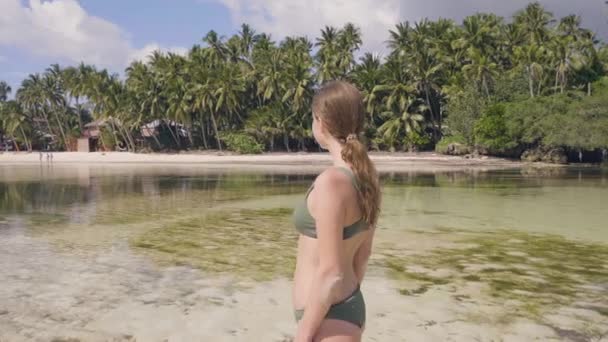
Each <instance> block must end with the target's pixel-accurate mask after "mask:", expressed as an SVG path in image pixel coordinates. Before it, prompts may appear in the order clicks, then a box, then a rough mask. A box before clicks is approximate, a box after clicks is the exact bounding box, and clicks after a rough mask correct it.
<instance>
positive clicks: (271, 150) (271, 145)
mask: <svg viewBox="0 0 608 342" xmlns="http://www.w3.org/2000/svg"><path fill="white" fill-rule="evenodd" d="M270 152H274V135H271V136H270Z"/></svg>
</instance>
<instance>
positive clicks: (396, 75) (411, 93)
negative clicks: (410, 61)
mask: <svg viewBox="0 0 608 342" xmlns="http://www.w3.org/2000/svg"><path fill="white" fill-rule="evenodd" d="M386 70H387V73H386V75H387V78H386V79H385V80H384V84H380V85H377V86H375V87H374V89H373V91H372V93H373V94H375V95H376V96H382V98H383V107H382V108H383V112H382V113H381V116H383V117H385V118H386V121H385V123H384V124H383V125H382V126H380V127H379V128H378V133H379V134H381V136H382V138H383V140H384V141H385V142H386V143H387V144H388V145H389V146H390V147H391V149H394V147H395V144H396V142H397V138H398V137H399V135H400V134H401V133H402V132H403V133H405V134H410V133H411V132H414V131H416V132H419V131H420V129H421V127H422V124H423V121H424V116H422V115H421V114H419V112H417V111H414V108H415V107H416V109H424V108H421V107H420V106H419V105H418V101H417V99H416V97H415V90H416V89H415V87H414V86H413V85H412V84H411V83H410V80H409V79H408V75H407V73H406V68H405V66H404V63H403V59H402V58H400V57H399V56H394V57H392V58H390V59H389V60H388V62H387V63H386ZM401 127H402V128H403V131H402V130H401Z"/></svg>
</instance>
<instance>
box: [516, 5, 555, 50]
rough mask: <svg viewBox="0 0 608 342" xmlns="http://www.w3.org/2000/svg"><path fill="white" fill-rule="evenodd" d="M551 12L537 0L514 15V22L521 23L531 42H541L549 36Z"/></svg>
mask: <svg viewBox="0 0 608 342" xmlns="http://www.w3.org/2000/svg"><path fill="white" fill-rule="evenodd" d="M553 21H554V20H553V14H551V13H550V12H547V11H546V10H545V8H544V7H543V6H542V5H541V4H540V3H539V2H533V3H530V4H529V5H528V6H527V7H526V8H525V9H523V10H521V11H519V12H518V13H517V14H516V15H515V23H516V24H518V25H521V27H522V29H523V31H524V32H525V34H526V36H527V37H528V41H529V42H530V43H531V44H543V43H544V42H546V41H547V40H548V38H549V28H548V26H549V24H551V23H553Z"/></svg>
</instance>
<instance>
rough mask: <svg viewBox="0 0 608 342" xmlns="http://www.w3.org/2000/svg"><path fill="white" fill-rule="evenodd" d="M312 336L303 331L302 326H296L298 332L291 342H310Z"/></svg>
mask: <svg viewBox="0 0 608 342" xmlns="http://www.w3.org/2000/svg"><path fill="white" fill-rule="evenodd" d="M312 339H313V335H312V334H310V333H309V332H308V331H306V330H305V329H303V327H302V324H298V330H297V331H296V336H295V337H294V339H293V342H312Z"/></svg>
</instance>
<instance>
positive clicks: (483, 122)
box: [474, 103, 517, 154]
mask: <svg viewBox="0 0 608 342" xmlns="http://www.w3.org/2000/svg"><path fill="white" fill-rule="evenodd" d="M505 111H506V109H505V105H504V104H501V103H498V104H494V105H492V106H490V107H488V109H487V110H486V111H485V113H484V114H483V115H482V117H481V118H479V120H477V122H476V123H475V129H474V134H475V145H476V146H479V147H482V148H484V149H487V150H489V151H490V152H491V153H492V154H501V153H503V152H504V151H506V150H509V149H512V148H514V147H516V146H517V142H516V141H515V140H514V139H512V138H511V137H510V136H509V134H508V132H507V125H506V122H505Z"/></svg>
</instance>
